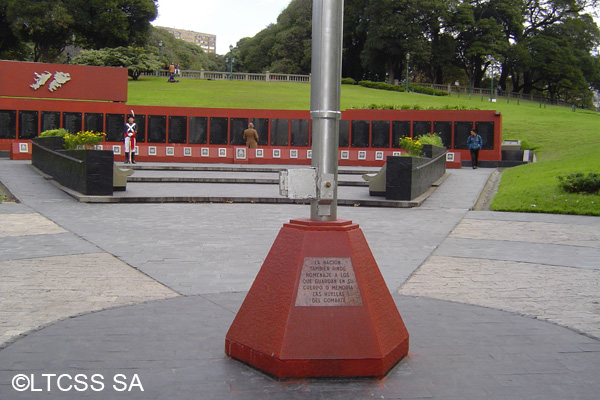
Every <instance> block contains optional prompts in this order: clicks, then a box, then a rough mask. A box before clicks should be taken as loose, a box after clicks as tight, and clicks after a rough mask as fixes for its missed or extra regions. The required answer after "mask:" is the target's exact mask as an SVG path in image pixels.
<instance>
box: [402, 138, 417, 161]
mask: <svg viewBox="0 0 600 400" xmlns="http://www.w3.org/2000/svg"><path fill="white" fill-rule="evenodd" d="M399 145H400V148H401V149H404V150H405V151H406V152H407V153H408V155H409V156H411V157H418V156H420V155H421V154H422V152H421V151H422V150H423V143H421V142H420V141H419V139H418V138H417V139H416V140H413V138H411V137H409V136H404V137H403V138H401V139H400V143H399Z"/></svg>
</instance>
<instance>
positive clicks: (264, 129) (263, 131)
mask: <svg viewBox="0 0 600 400" xmlns="http://www.w3.org/2000/svg"><path fill="white" fill-rule="evenodd" d="M250 122H252V123H253V124H254V129H256V132H257V133H258V144H259V145H261V146H268V145H269V119H268V118H252V119H251V120H250Z"/></svg>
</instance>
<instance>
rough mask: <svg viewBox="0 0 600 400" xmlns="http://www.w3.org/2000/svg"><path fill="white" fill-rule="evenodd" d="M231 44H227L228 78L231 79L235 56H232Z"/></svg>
mask: <svg viewBox="0 0 600 400" xmlns="http://www.w3.org/2000/svg"><path fill="white" fill-rule="evenodd" d="M232 51H233V46H232V45H229V54H230V55H229V80H232V79H233V61H234V60H235V58H234V57H233V53H232Z"/></svg>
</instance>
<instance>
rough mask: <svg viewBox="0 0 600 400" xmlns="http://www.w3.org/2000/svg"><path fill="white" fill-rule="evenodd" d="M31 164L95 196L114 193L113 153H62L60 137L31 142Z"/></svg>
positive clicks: (97, 151) (37, 139) (80, 191)
mask: <svg viewBox="0 0 600 400" xmlns="http://www.w3.org/2000/svg"><path fill="white" fill-rule="evenodd" d="M32 142H33V146H32V150H31V163H32V164H33V165H34V166H35V167H36V168H38V169H39V170H40V171H42V172H44V173H46V174H48V175H50V176H52V178H53V179H54V180H55V181H57V182H58V183H60V184H61V185H63V186H65V187H68V188H70V189H73V190H75V191H77V192H79V193H82V194H86V195H93V196H106V195H112V194H113V164H114V154H113V152H112V151H110V150H62V143H63V139H62V138H59V137H48V138H35V139H33V140H32Z"/></svg>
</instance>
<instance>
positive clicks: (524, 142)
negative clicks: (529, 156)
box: [521, 139, 538, 150]
mask: <svg viewBox="0 0 600 400" xmlns="http://www.w3.org/2000/svg"><path fill="white" fill-rule="evenodd" d="M537 148H538V146H534V145H532V144H531V143H529V141H528V140H527V139H521V150H537Z"/></svg>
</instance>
